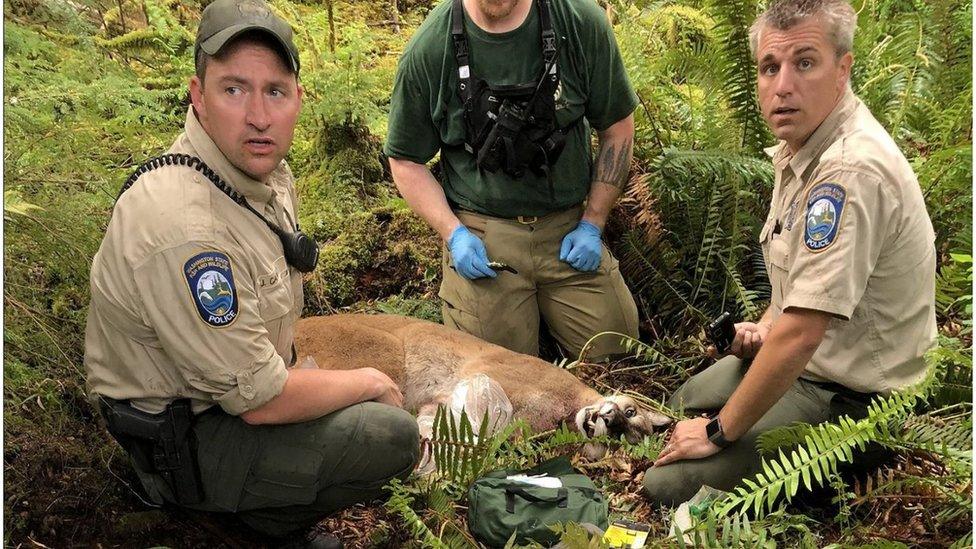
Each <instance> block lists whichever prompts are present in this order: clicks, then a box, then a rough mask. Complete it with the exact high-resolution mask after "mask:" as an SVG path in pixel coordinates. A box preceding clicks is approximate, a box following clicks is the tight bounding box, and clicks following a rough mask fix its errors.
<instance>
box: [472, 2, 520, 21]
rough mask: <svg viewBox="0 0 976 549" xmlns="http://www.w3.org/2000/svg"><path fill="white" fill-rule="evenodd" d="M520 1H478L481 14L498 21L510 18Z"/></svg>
mask: <svg viewBox="0 0 976 549" xmlns="http://www.w3.org/2000/svg"><path fill="white" fill-rule="evenodd" d="M519 1H520V0H478V7H479V8H480V9H481V13H482V14H484V16H485V17H486V18H488V19H491V20H493V21H497V20H499V19H504V18H506V17H508V16H509V15H510V14H511V13H512V11H513V10H514V9H515V6H517V5H518V3H519Z"/></svg>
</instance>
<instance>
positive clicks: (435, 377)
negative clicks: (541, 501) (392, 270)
mask: <svg viewBox="0 0 976 549" xmlns="http://www.w3.org/2000/svg"><path fill="white" fill-rule="evenodd" d="M295 346H296V348H297V351H298V359H299V361H301V360H303V359H304V358H305V357H306V356H309V355H311V356H312V357H313V358H314V359H315V361H316V363H317V364H318V365H319V366H320V367H328V368H335V369H344V370H351V369H355V368H363V367H373V368H376V369H378V370H380V371H382V372H383V373H385V374H387V375H388V376H390V378H392V379H393V380H394V381H395V382H396V383H397V385H399V387H400V389H401V391H402V392H403V397H404V408H406V409H407V410H409V411H411V412H415V413H416V412H422V411H427V412H428V413H429V411H430V409H431V407H436V405H437V404H439V403H446V402H447V401H448V400H449V398H450V396H451V393H452V391H453V390H454V387H455V385H457V383H458V382H459V381H461V380H463V379H466V378H469V377H471V376H474V375H475V374H485V375H487V376H488V377H490V378H491V379H493V380H495V381H496V382H498V384H499V385H501V387H502V389H504V390H505V393H506V394H507V395H508V398H509V400H510V401H511V403H512V407H513V409H514V413H515V416H516V417H520V418H523V419H525V420H526V421H528V423H529V424H530V425H531V426H532V427H533V429H536V430H546V429H552V428H555V427H556V426H558V425H559V424H560V423H562V422H566V423H568V424H569V425H576V426H577V427H578V428H579V429H580V430H582V431H583V432H584V433H586V434H587V435H589V436H592V435H593V434H594V431H595V432H596V433H597V434H602V433H603V432H608V433H609V434H611V435H617V436H619V434H621V433H623V434H626V435H627V436H628V438H629V439H631V440H638V439H639V438H641V437H642V436H643V435H644V434H648V433H651V432H652V431H653V429H654V427H655V426H658V425H664V424H667V423H668V422H669V419H668V418H667V417H666V416H663V415H661V414H658V413H656V412H653V411H650V410H646V409H641V408H639V407H638V406H637V405H636V403H634V401H633V400H632V399H630V398H627V397H608V398H606V399H604V398H602V397H601V396H600V394H599V393H597V392H596V391H594V390H593V389H591V388H589V387H587V386H586V385H584V384H583V383H582V382H581V381H580V380H579V379H577V378H576V376H574V375H573V374H571V373H570V372H568V371H566V370H563V369H561V368H558V367H556V366H554V365H552V364H550V363H548V362H546V361H544V360H541V359H538V358H535V357H532V356H528V355H523V354H520V353H516V352H513V351H509V350H508V349H505V348H503V347H499V346H498V345H492V344H490V343H486V342H484V341H482V340H480V339H478V338H476V337H474V336H472V335H468V334H465V333H463V332H459V331H457V330H453V329H450V328H447V327H444V326H442V325H440V324H435V323H432V322H427V321H425V320H419V319H415V318H409V317H403V316H396V315H360V314H341V315H331V316H321V317H309V318H304V319H302V320H300V321H299V322H298V324H297V326H296V329H295ZM598 420H602V424H603V425H602V426H595V424H597V423H601V422H600V421H598ZM601 427H605V428H601Z"/></svg>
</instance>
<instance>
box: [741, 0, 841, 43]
mask: <svg viewBox="0 0 976 549" xmlns="http://www.w3.org/2000/svg"><path fill="white" fill-rule="evenodd" d="M811 17H819V18H820V19H821V20H822V21H823V22H824V24H825V25H826V26H827V36H829V37H830V43H831V44H833V46H834V51H835V53H836V54H837V57H840V56H842V55H844V54H845V53H847V52H849V51H851V50H852V49H853V47H854V29H855V28H857V13H855V11H854V8H852V7H851V5H850V3H849V2H847V0H773V1H772V2H770V4H769V7H767V8H766V11H764V12H763V13H762V15H760V16H759V17H757V18H756V21H755V22H754V23H753V24H752V27H751V28H750V29H749V49H750V50H752V55H753V56H755V55H756V50H758V49H759V34H760V33H761V32H762V29H763V28H764V27H765V26H766V25H769V26H771V27H773V28H774V29H777V30H787V29H790V28H793V27H794V26H796V25H798V24H799V23H800V22H802V21H805V20H807V19H809V18H811Z"/></svg>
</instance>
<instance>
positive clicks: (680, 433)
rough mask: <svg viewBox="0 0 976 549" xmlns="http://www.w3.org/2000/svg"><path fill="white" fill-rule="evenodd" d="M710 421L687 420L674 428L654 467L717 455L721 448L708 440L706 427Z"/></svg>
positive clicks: (697, 418)
mask: <svg viewBox="0 0 976 549" xmlns="http://www.w3.org/2000/svg"><path fill="white" fill-rule="evenodd" d="M709 421H710V420H709V419H708V418H704V417H696V418H694V419H685V420H682V421H679V422H678V423H677V424H676V425H675V426H674V432H672V433H671V438H669V439H668V442H667V444H665V445H664V450H663V451H662V452H661V455H659V456H658V457H657V459H656V460H655V461H654V467H661V466H662V465H667V464H669V463H674V462H675V461H681V460H682V459H701V458H706V457H708V456H711V455H714V454H717V453H718V452H719V450H721V448H719V447H718V446H716V445H714V444H712V442H711V441H710V440H708V435H707V434H706V432H705V426H706V425H708V422H709Z"/></svg>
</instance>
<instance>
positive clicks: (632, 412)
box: [624, 408, 637, 417]
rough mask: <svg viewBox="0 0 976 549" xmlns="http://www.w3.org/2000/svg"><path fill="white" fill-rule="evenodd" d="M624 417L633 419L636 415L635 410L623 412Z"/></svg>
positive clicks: (630, 409) (629, 409)
mask: <svg viewBox="0 0 976 549" xmlns="http://www.w3.org/2000/svg"><path fill="white" fill-rule="evenodd" d="M624 415H625V416H627V417H634V416H636V415H637V410H635V409H633V408H627V410H626V411H625V412H624Z"/></svg>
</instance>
